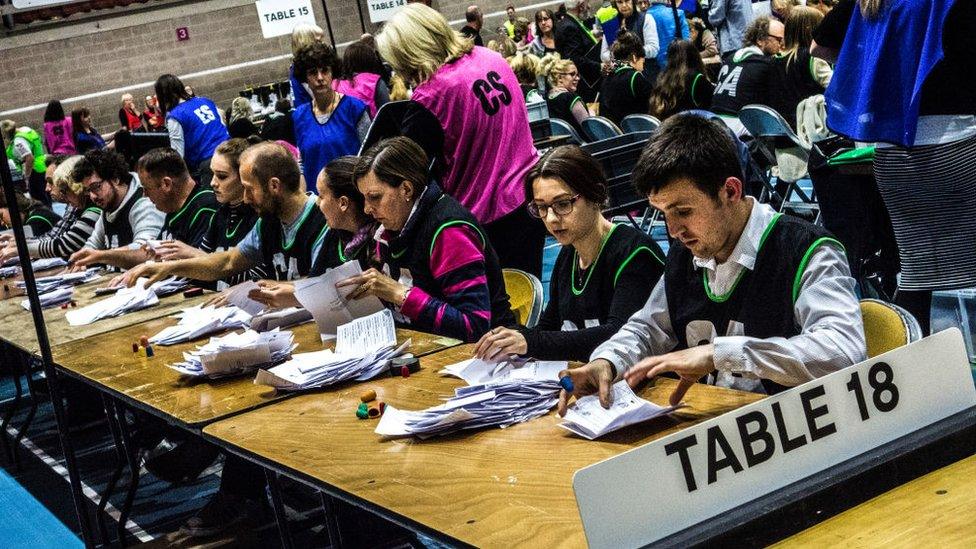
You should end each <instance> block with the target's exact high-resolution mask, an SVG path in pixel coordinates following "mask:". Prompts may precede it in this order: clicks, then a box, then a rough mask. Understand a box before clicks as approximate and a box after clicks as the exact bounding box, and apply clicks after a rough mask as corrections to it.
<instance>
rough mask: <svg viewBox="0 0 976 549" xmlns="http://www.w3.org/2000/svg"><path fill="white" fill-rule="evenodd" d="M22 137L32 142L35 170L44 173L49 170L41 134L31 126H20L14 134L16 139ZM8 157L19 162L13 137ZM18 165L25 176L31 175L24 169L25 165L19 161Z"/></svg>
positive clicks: (8, 148)
mask: <svg viewBox="0 0 976 549" xmlns="http://www.w3.org/2000/svg"><path fill="white" fill-rule="evenodd" d="M18 137H22V138H24V139H26V140H27V142H28V143H30V148H31V154H33V155H34V171H35V172H37V173H44V171H45V170H47V163H46V162H45V159H46V157H45V155H44V145H42V144H41V136H40V135H38V133H37V132H36V131H35V130H32V129H30V128H20V129H18V130H17V133H16V134H15V135H14V139H17V138H18ZM7 158H10V159H13V160H14V162H17V160H16V158H17V157H16V156H15V155H14V142H13V139H12V140H11V141H10V145H9V146H8V147H7ZM17 166H18V167H20V171H22V172H24V178H27V177H30V173H28V172H27V171H26V170H24V166H23V165H22V164H21V163H20V162H17Z"/></svg>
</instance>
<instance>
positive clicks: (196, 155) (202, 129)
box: [156, 74, 230, 187]
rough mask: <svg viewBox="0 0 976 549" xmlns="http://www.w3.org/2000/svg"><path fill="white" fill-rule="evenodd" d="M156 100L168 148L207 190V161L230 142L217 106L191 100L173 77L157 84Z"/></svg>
mask: <svg viewBox="0 0 976 549" xmlns="http://www.w3.org/2000/svg"><path fill="white" fill-rule="evenodd" d="M156 97H157V99H158V100H159V106H160V107H161V108H162V110H163V114H164V116H165V118H166V131H167V132H168V133H169V146H170V147H172V148H173V150H175V151H176V152H178V153H180V155H182V156H183V159H184V160H185V161H186V165H187V166H188V167H189V169H190V175H191V176H192V177H193V179H194V180H195V181H198V182H199V183H200V184H201V185H202V186H203V187H210V180H211V179H212V178H213V172H211V171H210V158H211V157H212V156H213V153H214V150H215V149H216V148H217V145H220V144H221V143H223V142H224V141H227V140H228V139H230V134H228V133H227V127H226V126H224V123H223V121H221V120H220V114H219V109H218V108H217V105H215V104H214V102H213V101H211V100H209V99H207V98H206V97H201V96H199V95H197V96H191V95H190V94H189V93H188V92H187V88H186V86H185V85H184V84H183V82H182V81H181V80H180V79H179V78H178V77H176V76H174V75H172V74H164V75H162V76H160V77H159V79H157V80H156Z"/></svg>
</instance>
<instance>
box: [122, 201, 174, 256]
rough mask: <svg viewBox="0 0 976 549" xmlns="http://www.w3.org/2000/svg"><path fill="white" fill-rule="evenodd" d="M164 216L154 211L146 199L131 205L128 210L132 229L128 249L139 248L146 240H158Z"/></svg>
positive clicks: (150, 202)
mask: <svg viewBox="0 0 976 549" xmlns="http://www.w3.org/2000/svg"><path fill="white" fill-rule="evenodd" d="M165 221H166V214H164V213H163V212H161V211H159V210H157V209H156V206H154V205H153V203H152V201H151V200H149V198H148V197H145V196H143V197H142V198H140V199H139V200H136V203H135V204H133V205H132V209H131V210H129V226H131V227H132V243H131V244H129V246H128V247H129V248H130V249H133V250H134V249H137V248H140V247H141V246H142V245H143V244H145V243H146V241H148V240H153V239H154V238H159V232H160V231H162V230H163V223H164V222H165Z"/></svg>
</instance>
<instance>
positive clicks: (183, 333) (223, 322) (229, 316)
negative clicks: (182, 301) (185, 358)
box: [149, 305, 251, 345]
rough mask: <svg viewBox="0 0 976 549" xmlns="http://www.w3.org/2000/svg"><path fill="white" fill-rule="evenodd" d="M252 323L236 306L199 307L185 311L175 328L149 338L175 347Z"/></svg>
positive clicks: (161, 331)
mask: <svg viewBox="0 0 976 549" xmlns="http://www.w3.org/2000/svg"><path fill="white" fill-rule="evenodd" d="M250 321H251V315H249V314H248V313H247V312H245V311H242V310H240V309H238V308H237V307H234V306H229V307H211V306H207V307H204V306H202V305H198V306H196V307H190V308H189V309H183V312H181V313H180V322H179V323H178V324H176V325H175V326H169V327H167V328H163V329H162V330H160V331H159V333H157V334H156V335H154V336H152V337H150V338H149V341H150V343H154V344H159V345H175V344H177V343H182V342H185V341H190V340H193V339H196V338H198V337H202V336H205V335H207V334H212V333H216V332H222V331H224V330H233V329H236V328H244V327H246V326H247V324H248V323H249V322H250Z"/></svg>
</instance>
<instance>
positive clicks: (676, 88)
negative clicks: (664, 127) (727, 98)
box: [650, 40, 715, 121]
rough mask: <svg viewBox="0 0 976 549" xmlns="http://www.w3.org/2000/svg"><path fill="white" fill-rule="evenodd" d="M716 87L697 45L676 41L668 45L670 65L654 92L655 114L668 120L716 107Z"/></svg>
mask: <svg viewBox="0 0 976 549" xmlns="http://www.w3.org/2000/svg"><path fill="white" fill-rule="evenodd" d="M714 90H715V84H712V83H711V82H710V81H709V80H708V76H706V75H705V65H704V64H703V63H702V59H701V54H699V53H698V49H697V48H696V47H695V45H694V44H692V43H691V42H689V41H687V40H675V41H674V42H671V45H669V46H668V64H667V68H665V69H664V72H662V73H661V74H659V75H658V77H657V84H656V85H655V87H654V91H653V92H652V93H651V101H650V106H651V115H653V116H656V117H657V118H658V119H659V120H661V121H663V120H664V119H665V118H667V117H669V116H671V115H673V114H677V113H679V112H681V111H686V110H690V109H708V108H709V107H711V106H712V92H713V91H714Z"/></svg>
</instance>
